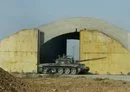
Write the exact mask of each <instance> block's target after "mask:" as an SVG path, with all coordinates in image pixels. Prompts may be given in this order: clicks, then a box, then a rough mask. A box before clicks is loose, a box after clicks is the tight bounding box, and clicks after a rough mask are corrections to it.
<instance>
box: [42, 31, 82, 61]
mask: <svg viewBox="0 0 130 92" xmlns="http://www.w3.org/2000/svg"><path fill="white" fill-rule="evenodd" d="M79 35H80V34H79V32H72V33H67V34H63V35H60V36H57V37H55V38H52V39H51V40H49V41H47V42H46V43H44V44H43V45H42V46H40V63H53V62H55V59H56V58H58V55H60V56H62V55H73V56H74V59H75V60H78V59H79V38H80V37H79ZM76 53H77V54H76Z"/></svg>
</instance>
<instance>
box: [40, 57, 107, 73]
mask: <svg viewBox="0 0 130 92" xmlns="http://www.w3.org/2000/svg"><path fill="white" fill-rule="evenodd" d="M104 58H106V57H100V58H92V59H86V60H74V59H73V57H71V56H65V55H63V56H62V57H60V56H59V57H58V58H57V59H56V60H55V63H45V64H40V65H39V66H38V69H39V73H42V74H60V75H62V74H65V75H69V74H70V75H76V74H87V73H88V72H89V67H86V66H85V64H81V63H80V62H85V61H93V60H99V59H104Z"/></svg>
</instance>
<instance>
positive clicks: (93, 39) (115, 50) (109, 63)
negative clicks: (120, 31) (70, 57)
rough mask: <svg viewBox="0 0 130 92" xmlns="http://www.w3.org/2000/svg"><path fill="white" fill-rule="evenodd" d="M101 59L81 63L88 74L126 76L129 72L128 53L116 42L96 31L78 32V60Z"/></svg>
mask: <svg viewBox="0 0 130 92" xmlns="http://www.w3.org/2000/svg"><path fill="white" fill-rule="evenodd" d="M92 58H102V59H97V60H91V61H88V62H83V63H85V64H86V66H89V67H90V72H92V73H99V74H127V73H128V72H130V52H129V51H128V50H127V49H126V48H124V47H123V46H122V45H121V44H120V43H119V42H118V41H116V40H114V39H113V38H111V37H109V36H107V35H105V34H103V33H101V32H98V31H97V30H82V31H80V59H81V60H84V59H92Z"/></svg>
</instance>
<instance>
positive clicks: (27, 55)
mask: <svg viewBox="0 0 130 92" xmlns="http://www.w3.org/2000/svg"><path fill="white" fill-rule="evenodd" d="M76 28H77V29H76ZM84 28H86V30H85V29H84ZM39 38H40V39H39ZM129 38H130V36H129V32H127V31H125V30H124V29H121V28H118V27H116V26H114V25H111V24H108V23H106V22H104V21H101V20H98V19H93V18H70V19H65V20H60V21H57V22H55V23H51V24H48V25H44V26H40V27H37V28H36V29H26V30H22V31H20V32H17V33H16V34H14V35H12V36H10V37H8V38H5V39H3V40H1V41H0V67H2V68H4V69H5V70H7V71H9V72H36V71H37V65H38V64H39V63H46V62H54V59H56V58H57V56H58V55H63V54H66V40H67V39H78V40H79V41H80V49H79V51H80V53H79V57H80V60H83V59H94V58H99V59H98V60H90V61H88V62H82V63H84V64H85V65H86V66H89V67H90V72H92V73H99V74H107V73H109V74H121V73H124V74H127V73H128V72H130V62H129V61H130V52H129V50H130V40H129ZM39 43H40V44H39ZM39 51H40V52H39ZM39 56H40V58H39Z"/></svg>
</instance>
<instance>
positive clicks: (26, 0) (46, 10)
mask: <svg viewBox="0 0 130 92" xmlns="http://www.w3.org/2000/svg"><path fill="white" fill-rule="evenodd" d="M69 17H94V18H98V19H101V20H105V21H107V22H109V23H112V24H115V25H117V26H120V27H121V28H124V29H126V30H128V31H130V0H0V39H2V38H4V37H7V36H9V35H11V34H13V33H15V32H16V31H19V30H21V29H24V28H34V27H38V26H40V25H43V24H48V23H51V22H53V21H56V20H59V19H64V18H69Z"/></svg>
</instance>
